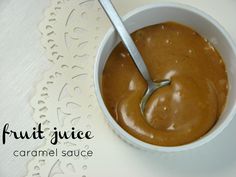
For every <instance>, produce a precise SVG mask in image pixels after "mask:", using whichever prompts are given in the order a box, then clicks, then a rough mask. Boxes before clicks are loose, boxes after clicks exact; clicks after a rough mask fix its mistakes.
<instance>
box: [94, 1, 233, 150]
mask: <svg viewBox="0 0 236 177" xmlns="http://www.w3.org/2000/svg"><path fill="white" fill-rule="evenodd" d="M123 21H124V23H125V26H126V28H127V29H128V31H129V32H130V33H132V32H134V31H136V30H138V29H140V28H143V27H145V26H150V25H153V24H158V23H163V22H167V21H174V22H177V23H180V24H183V25H186V26H189V27H191V28H192V29H194V30H195V31H197V32H198V33H199V34H200V35H201V36H203V37H205V38H206V39H208V40H209V41H210V42H211V43H213V45H214V46H215V47H216V49H217V50H218V52H219V53H220V55H221V56H222V57H223V59H224V62H225V65H226V69H227V72H228V79H229V92H228V99H227V103H226V106H225V109H224V111H223V112H222V114H221V116H220V118H219V120H218V122H217V123H216V125H215V126H214V127H213V128H212V129H211V130H210V131H209V132H208V133H207V134H206V135H204V136H203V137H202V138H200V139H198V140H196V141H194V142H192V143H189V144H186V145H181V146H174V147H165V146H157V145H152V144H148V143H145V142H143V141H140V140H138V139H137V138H135V137H133V136H132V135H130V134H128V133H127V132H126V131H125V130H123V129H122V128H121V127H120V126H119V125H118V124H117V122H116V121H115V120H114V119H113V118H112V116H111V115H110V113H109V112H108V110H107V108H106V106H105V104H104V101H103V98H102V93H101V76H102V72H103V69H104V65H105V63H106V61H107V58H108V56H109V55H110V53H111V51H112V50H113V49H114V47H115V46H116V45H117V44H118V43H119V42H120V38H119V36H118V34H117V33H116V31H115V30H114V28H112V29H110V30H109V32H108V33H107V34H106V35H105V37H104V39H103V41H102V43H101V45H100V48H99V50H98V54H97V58H96V63H95V68H94V82H95V92H96V95H97V98H98V102H99V105H100V107H101V109H102V111H103V112H104V114H105V118H106V120H107V122H108V123H109V124H110V126H111V127H112V128H113V129H114V131H115V132H116V133H117V134H118V135H119V136H120V137H122V138H123V139H124V140H125V141H127V142H129V143H130V144H132V145H134V146H136V147H138V148H141V149H144V150H148V151H161V152H176V151H183V150H188V149H192V148H195V147H198V146H200V145H203V144H205V143H207V142H209V141H210V140H212V139H213V138H214V137H216V136H217V135H218V134H219V133H220V132H222V131H223V129H224V128H225V127H226V126H227V125H228V124H229V122H230V121H231V120H232V118H233V117H234V115H235V112H236V50H235V46H234V44H233V42H232V40H231V38H230V36H229V35H228V34H227V32H226V31H225V30H224V29H223V27H222V26H220V25H219V24H218V23H217V22H216V21H215V20H214V19H212V17H210V16H209V15H207V14H205V13H204V12H202V11H200V10H197V9H195V8H193V7H190V6H186V5H181V4H175V3H158V4H152V5H148V6H144V7H141V8H138V9H136V10H133V11H132V12H130V13H128V14H127V15H126V16H125V18H123Z"/></svg>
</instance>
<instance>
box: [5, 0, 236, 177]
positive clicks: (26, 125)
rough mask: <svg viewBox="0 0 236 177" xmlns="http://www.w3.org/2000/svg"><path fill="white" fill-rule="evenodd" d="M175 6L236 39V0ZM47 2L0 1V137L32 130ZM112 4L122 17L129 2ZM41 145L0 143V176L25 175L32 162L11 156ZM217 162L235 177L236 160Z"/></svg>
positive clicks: (230, 129) (199, 0)
mask: <svg viewBox="0 0 236 177" xmlns="http://www.w3.org/2000/svg"><path fill="white" fill-rule="evenodd" d="M114 1H115V0H114ZM179 2H183V3H187V4H190V5H193V6H195V7H198V8H200V9H202V10H204V11H206V12H207V13H208V14H210V15H212V16H213V17H214V18H215V19H216V20H218V21H219V22H220V23H221V24H222V25H223V26H224V27H225V28H226V30H227V31H228V32H229V33H230V34H231V36H232V38H233V39H234V41H236V22H235V18H236V0H224V1H223V0H192V1H190V0H182V1H180V0H179ZM49 4H50V3H49V1H48V0H0V86H1V87H0V136H1V131H2V128H3V125H4V124H5V123H7V122H9V123H10V126H11V127H12V128H13V129H15V130H31V129H32V127H33V126H34V122H33V120H32V111H33V110H32V108H31V107H30V104H29V100H30V99H31V97H32V95H33V94H34V86H35V85H36V84H37V82H38V81H39V80H40V79H41V77H42V74H43V72H44V71H45V70H46V69H47V68H49V66H50V63H49V62H48V61H47V59H46V56H45V54H44V49H43V48H42V47H41V44H40V32H39V31H38V24H39V22H40V20H41V19H42V18H43V10H44V9H45V8H46V7H47V6H49ZM115 4H116V5H117V7H118V10H119V11H120V12H121V13H124V12H123V11H122V6H123V5H129V4H127V0H121V1H118V0H116V1H115ZM141 4H143V3H141V0H137V6H139V5H141ZM132 8H133V7H130V9H132ZM235 128H236V120H234V121H233V122H232V123H231V125H230V126H229V127H228V128H227V129H226V130H225V131H224V132H223V133H222V134H221V135H220V137H219V138H221V139H222V138H224V139H225V141H223V142H222V143H230V142H231V141H233V142H234V141H235V139H232V140H230V139H229V138H231V137H232V136H231V135H232V133H235V132H236V131H235ZM217 138H218V137H217ZM234 138H235V137H234ZM39 144H40V142H36V141H16V140H14V141H8V142H7V144H6V145H4V146H3V145H2V143H1V142H0V177H19V176H24V175H25V173H26V170H27V163H28V162H29V160H30V158H13V157H12V155H11V153H12V151H13V150H14V149H33V148H35V147H37V145H39ZM233 149H235V150H236V143H232V146H229V147H228V150H229V151H231V152H233ZM227 159H228V160H227ZM221 160H227V161H228V162H227V164H222V168H224V174H222V175H224V177H229V176H230V177H231V176H232V177H234V176H236V170H235V168H236V156H235V155H233V154H232V155H230V154H226V155H225V158H223V159H219V161H221ZM216 163H217V162H216ZM172 166H173V164H172ZM234 174H235V175H234Z"/></svg>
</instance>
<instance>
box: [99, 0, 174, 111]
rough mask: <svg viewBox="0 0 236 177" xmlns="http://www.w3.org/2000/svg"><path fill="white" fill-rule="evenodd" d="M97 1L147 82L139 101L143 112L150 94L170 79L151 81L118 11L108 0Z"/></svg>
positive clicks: (167, 83) (168, 82)
mask: <svg viewBox="0 0 236 177" xmlns="http://www.w3.org/2000/svg"><path fill="white" fill-rule="evenodd" d="M98 1H99V3H100V4H101V6H102V7H103V9H104V11H105V12H106V14H107V16H108V17H109V19H110V21H111V23H112V24H113V26H114V28H115V29H116V31H117V32H118V34H119V35H120V37H121V40H122V41H123V43H124V45H125V46H126V48H127V50H128V51H129V53H130V55H131V58H132V59H133V61H134V63H135V65H136V66H137V68H138V70H139V72H140V73H141V75H142V76H143V78H144V79H145V80H146V82H147V84H148V88H147V90H146V91H145V94H144V96H143V98H142V100H141V103H140V108H141V112H142V113H143V112H144V108H145V105H146V103H147V101H148V99H149V98H150V96H151V95H152V93H153V92H154V91H155V90H157V89H159V88H161V87H164V86H166V85H169V84H170V82H171V81H170V80H162V81H161V82H158V83H156V82H153V81H152V79H151V77H150V74H149V72H148V69H147V67H146V64H145V63H144V61H143V58H142V56H141V54H140V53H139V51H138V49H137V47H136V46H135V44H134V41H133V40H132V38H131V36H130V34H129V33H128V31H127V29H126V28H125V26H124V24H123V22H122V20H121V18H120V16H119V15H118V13H117V11H116V10H115V8H114V6H113V5H112V3H111V1H110V0H98Z"/></svg>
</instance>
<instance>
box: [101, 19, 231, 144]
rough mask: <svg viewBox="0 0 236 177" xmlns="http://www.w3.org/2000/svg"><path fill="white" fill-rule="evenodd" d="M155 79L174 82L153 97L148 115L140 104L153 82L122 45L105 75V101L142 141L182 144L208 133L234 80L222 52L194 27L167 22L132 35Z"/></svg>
mask: <svg viewBox="0 0 236 177" xmlns="http://www.w3.org/2000/svg"><path fill="white" fill-rule="evenodd" d="M132 38H133V40H134V41H135V44H136V46H137V47H138V49H139V51H140V53H141V55H142V57H143V59H144V61H145V63H146V65H147V67H148V70H149V72H150V74H151V77H152V79H153V80H154V81H161V80H163V79H171V84H170V85H169V86H165V87H163V88H160V89H158V90H157V91H155V92H154V94H153V95H152V96H151V97H150V99H149V101H148V102H147V105H146V107H145V111H144V116H143V115H142V113H141V110H140V107H139V104H140V101H141V98H142V96H143V95H144V92H145V90H146V89H147V84H146V82H145V80H144V79H143V78H142V76H141V75H140V73H139V71H138V69H137V68H136V66H135V64H134V63H133V61H132V59H131V57H130V55H129V53H128V51H127V49H126V48H125V47H124V45H123V44H122V43H119V44H118V46H116V47H115V49H114V50H113V51H112V53H111V55H110V56H109V58H108V60H107V62H106V65H105V68H104V71H103V75H102V92H103V98H104V102H105V104H106V106H107V108H108V110H109V112H110V113H111V115H112V116H113V117H114V119H115V120H116V121H117V123H118V124H119V125H120V126H121V127H122V128H123V129H125V130H126V131H127V132H128V133H129V134H131V135H133V136H134V137H136V138H138V139H140V140H141V141H144V142H147V143H150V144H155V145H160V146H178V145H183V144H187V143H190V142H193V141H194V140H197V139H199V138H200V137H202V136H203V135H204V134H206V133H207V132H208V131H209V130H210V129H211V128H212V127H213V126H214V124H215V123H216V121H217V119H218V118H219V116H220V114H221V112H222V110H223V108H224V105H225V102H226V98H227V92H228V79H227V73H226V69H225V65H224V62H223V60H222V58H221V56H220V55H219V53H218V52H217V50H216V49H215V48H214V47H213V46H212V45H211V44H210V43H209V42H208V41H207V40H205V39H204V38H203V37H201V36H200V35H199V34H198V33H196V32H195V31H193V30H192V29H190V28H189V27H186V26H183V25H180V24H177V23H174V22H167V23H162V24H157V25H153V26H149V27H145V28H143V29H140V30H138V31H136V32H134V33H132Z"/></svg>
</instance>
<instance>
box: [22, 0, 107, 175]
mask: <svg viewBox="0 0 236 177" xmlns="http://www.w3.org/2000/svg"><path fill="white" fill-rule="evenodd" d="M101 24H103V26H102V28H101V27H100V25H101ZM108 26H109V23H108V21H107V19H106V18H105V15H104V13H103V11H102V9H101V7H100V6H99V4H98V2H97V1H95V0H52V4H51V7H50V8H48V9H47V10H46V11H45V18H44V20H43V21H42V22H41V24H40V31H41V33H42V44H43V46H44V48H45V49H46V55H47V57H48V59H49V61H50V62H51V63H52V67H51V69H50V70H49V71H47V72H46V73H45V74H44V77H43V79H42V81H41V82H40V83H39V84H38V86H37V89H36V94H35V96H34V97H33V99H32V101H31V104H32V106H33V108H34V115H33V118H34V120H35V122H36V123H38V124H39V123H41V124H42V125H43V128H44V131H45V132H46V138H45V144H44V145H43V146H42V147H41V148H39V149H55V147H54V146H52V145H51V144H50V140H49V138H50V137H51V130H52V129H53V127H57V129H59V130H62V131H68V130H70V129H71V127H75V129H76V130H81V129H82V130H91V129H92V128H93V127H92V124H91V120H92V119H94V113H96V112H98V111H99V110H98V105H97V101H96V98H95V94H94V91H93V89H94V87H93V77H92V76H93V63H94V59H95V55H96V51H97V47H98V45H99V42H100V41H101V38H102V37H103V35H104V33H105V32H106V30H107V29H108ZM91 142H92V141H91ZM76 147H77V149H78V148H82V149H86V150H88V149H90V145H89V141H86V142H84V141H72V140H70V141H61V142H59V144H58V145H57V146H56V148H57V149H58V151H60V150H63V149H71V148H72V149H76ZM79 158H80V157H79ZM88 160H89V159H86V158H83V159H78V158H76V157H75V158H71V157H70V158H62V157H60V156H58V157H50V158H46V157H44V158H41V157H35V158H34V159H33V160H32V161H31V162H30V164H29V166H28V174H27V177H59V176H60V177H70V176H78V177H79V176H81V177H85V176H86V170H87V168H88V166H87V165H86V164H87V163H86V161H88Z"/></svg>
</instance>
